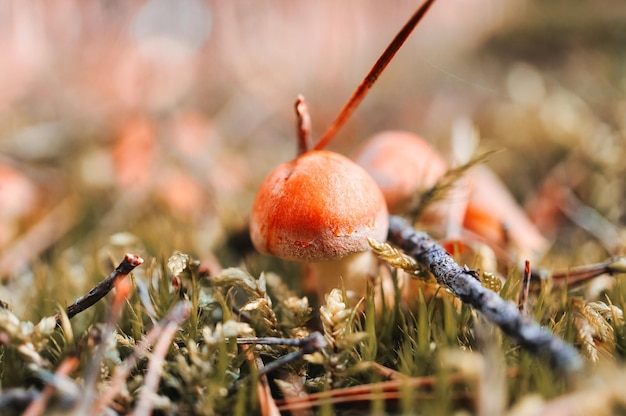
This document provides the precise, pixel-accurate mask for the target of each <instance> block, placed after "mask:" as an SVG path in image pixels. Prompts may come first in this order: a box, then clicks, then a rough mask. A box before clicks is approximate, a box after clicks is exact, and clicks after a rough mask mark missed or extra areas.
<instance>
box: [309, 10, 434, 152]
mask: <svg viewBox="0 0 626 416" xmlns="http://www.w3.org/2000/svg"><path fill="white" fill-rule="evenodd" d="M434 2H435V0H426V2H425V3H424V4H422V5H421V6H420V7H419V8H418V9H417V11H416V12H415V14H413V16H411V18H410V19H409V21H408V22H406V24H405V25H404V27H402V29H400V31H399V32H398V34H397V35H396V37H395V38H393V40H392V41H391V43H390V44H389V46H387V49H385V51H384V52H383V53H382V55H380V58H378V60H377V61H376V63H375V64H374V66H373V67H372V69H370V71H369V72H368V73H367V75H366V76H365V78H363V80H362V81H361V83H360V84H359V86H358V87H357V89H356V90H355V91H354V93H353V94H352V96H351V97H350V98H349V99H348V101H347V102H346V103H345V104H344V106H343V108H342V109H341V110H340V111H339V114H338V115H337V118H336V119H335V120H334V121H333V123H332V124H331V125H330V127H328V130H326V133H324V135H323V136H322V138H321V139H320V141H319V142H318V143H317V144H316V145H315V147H314V148H313V150H321V149H323V148H324V147H326V145H328V143H329V142H330V141H331V140H332V139H333V137H334V136H335V134H336V133H337V131H338V130H339V129H340V128H341V126H343V125H344V123H345V122H346V120H348V118H349V117H350V115H351V114H352V113H353V112H354V110H355V109H356V108H357V107H358V106H359V104H360V103H361V101H363V99H364V98H365V96H366V95H367V93H368V92H369V90H370V88H372V86H373V85H374V83H375V82H376V80H377V79H378V77H379V76H380V74H381V73H382V72H383V71H384V70H385V68H386V67H387V65H388V64H389V62H391V60H392V59H393V57H394V56H395V54H396V53H397V52H398V50H399V49H400V48H401V47H402V45H403V44H404V42H405V41H406V40H407V38H408V37H409V35H410V34H411V32H412V31H413V29H415V26H417V24H418V23H419V22H420V20H422V17H424V15H425V14H426V12H427V11H428V9H429V8H430V6H431V5H432V4H433V3H434Z"/></svg>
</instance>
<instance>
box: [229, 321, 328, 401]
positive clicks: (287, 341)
mask: <svg viewBox="0 0 626 416" xmlns="http://www.w3.org/2000/svg"><path fill="white" fill-rule="evenodd" d="M237 344H239V345H242V344H243V345H248V344H264V345H288V346H295V347H298V348H299V349H298V350H296V351H293V352H290V353H289V354H286V355H283V356H282V357H280V358H277V359H276V360H274V361H272V362H270V363H269V364H266V365H264V366H263V368H260V369H259V371H258V375H259V376H262V375H265V374H267V373H269V372H271V371H274V370H276V369H277V368H280V367H282V366H284V365H285V364H287V363H290V362H291V361H295V360H297V359H300V358H302V357H303V356H304V355H305V354H313V353H314V352H317V351H321V350H322V349H324V348H325V347H326V344H327V343H326V339H325V338H324V336H323V335H322V334H321V333H320V332H317V331H316V332H313V333H312V334H311V335H309V336H308V337H305V338H298V339H292V338H276V337H266V338H237ZM246 379H247V377H245V378H241V379H239V380H237V382H235V383H234V384H233V385H232V386H231V387H230V388H229V389H228V393H229V394H233V393H234V392H235V391H237V389H238V388H239V386H240V385H241V383H243V382H244V380H246Z"/></svg>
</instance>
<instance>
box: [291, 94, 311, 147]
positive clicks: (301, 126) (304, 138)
mask: <svg viewBox="0 0 626 416" xmlns="http://www.w3.org/2000/svg"><path fill="white" fill-rule="evenodd" d="M295 107H296V116H297V123H298V124H297V126H296V128H297V130H298V156H300V155H302V154H304V153H306V152H308V151H309V149H310V148H311V116H310V115H309V108H308V107H307V105H306V101H305V100H304V97H303V96H302V95H298V98H297V99H296V105H295Z"/></svg>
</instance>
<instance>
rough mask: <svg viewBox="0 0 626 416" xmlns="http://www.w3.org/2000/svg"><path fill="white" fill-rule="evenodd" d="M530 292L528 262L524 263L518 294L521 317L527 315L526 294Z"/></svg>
mask: <svg viewBox="0 0 626 416" xmlns="http://www.w3.org/2000/svg"><path fill="white" fill-rule="evenodd" d="M529 291H530V261H528V260H526V261H525V262H524V275H523V276H522V287H521V288H520V292H519V301H518V304H517V305H518V308H519V311H520V313H521V314H522V315H527V314H528V311H527V310H526V306H527V303H528V292H529Z"/></svg>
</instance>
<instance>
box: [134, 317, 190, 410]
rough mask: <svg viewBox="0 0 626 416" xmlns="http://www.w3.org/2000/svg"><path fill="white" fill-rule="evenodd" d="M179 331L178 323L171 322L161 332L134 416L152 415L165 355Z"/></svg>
mask: <svg viewBox="0 0 626 416" xmlns="http://www.w3.org/2000/svg"><path fill="white" fill-rule="evenodd" d="M178 329H179V325H178V323H177V322H173V321H170V322H168V323H167V325H165V327H164V328H163V330H162V331H161V336H160V337H159V340H158V341H157V343H156V345H155V346H154V351H153V353H152V358H151V359H150V363H149V364H148V371H147V373H146V376H145V379H144V383H143V387H142V389H141V396H140V397H139V403H138V404H137V407H135V410H134V412H133V413H132V414H134V415H136V416H143V415H151V414H152V405H153V397H154V396H155V395H156V391H157V389H158V387H159V381H160V380H161V373H162V372H163V365H164V364H165V355H166V354H167V351H168V349H169V348H170V345H171V344H172V339H173V338H174V336H175V335H176V332H178Z"/></svg>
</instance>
